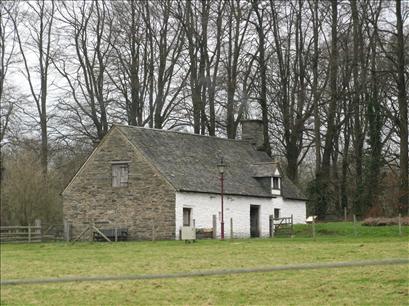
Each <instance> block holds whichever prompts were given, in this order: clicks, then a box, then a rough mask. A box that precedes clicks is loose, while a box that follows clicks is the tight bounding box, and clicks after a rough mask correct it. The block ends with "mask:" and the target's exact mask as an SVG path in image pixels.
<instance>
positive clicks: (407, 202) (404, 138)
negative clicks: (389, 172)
mask: <svg viewBox="0 0 409 306" xmlns="http://www.w3.org/2000/svg"><path fill="white" fill-rule="evenodd" d="M395 3H396V29H397V37H396V38H397V45H396V58H397V63H396V64H397V67H396V68H397V77H396V86H397V88H398V104H399V136H400V146H399V156H400V157H399V158H400V198H399V204H400V210H401V211H402V212H407V213H409V180H408V171H409V164H408V138H409V136H408V95H407V87H406V83H405V65H406V58H405V38H404V34H403V18H402V3H401V1H400V0H396V2H395ZM406 16H407V14H406Z"/></svg>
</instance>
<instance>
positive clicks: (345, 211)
mask: <svg viewBox="0 0 409 306" xmlns="http://www.w3.org/2000/svg"><path fill="white" fill-rule="evenodd" d="M344 221H345V222H347V208H346V206H345V207H344Z"/></svg>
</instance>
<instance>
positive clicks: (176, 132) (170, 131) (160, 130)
mask: <svg viewBox="0 0 409 306" xmlns="http://www.w3.org/2000/svg"><path fill="white" fill-rule="evenodd" d="M112 126H113V127H114V126H119V127H124V128H136V129H141V130H150V131H157V132H163V133H175V134H182V135H189V136H196V137H207V138H212V139H218V140H227V141H236V142H242V143H248V144H250V143H249V142H248V141H247V140H243V139H230V138H221V137H217V136H210V135H200V134H194V133H188V132H179V131H172V130H164V129H158V128H150V127H143V126H136V125H126V124H113V125H112Z"/></svg>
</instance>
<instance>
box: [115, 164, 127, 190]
mask: <svg viewBox="0 0 409 306" xmlns="http://www.w3.org/2000/svg"><path fill="white" fill-rule="evenodd" d="M111 166H112V187H128V178H129V163H127V162H123V163H118V162H115V163H113V164H112V165H111Z"/></svg>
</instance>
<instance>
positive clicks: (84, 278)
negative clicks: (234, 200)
mask: <svg viewBox="0 0 409 306" xmlns="http://www.w3.org/2000/svg"><path fill="white" fill-rule="evenodd" d="M402 264H409V259H408V258H392V259H380V260H365V261H344V262H327V263H304V264H295V265H284V266H271V267H260V268H243V269H226V270H208V271H193V272H182V273H172V274H135V275H117V276H76V277H62V278H38V279H11V280H1V283H0V285H1V286H5V285H40V284H50V283H68V282H104V281H127V280H153V279H173V278H188V277H201V276H202V277H203V276H222V275H233V274H243V273H261V272H264V273H267V272H278V271H292V270H317V269H333V268H348V267H365V266H384V265H402Z"/></svg>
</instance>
